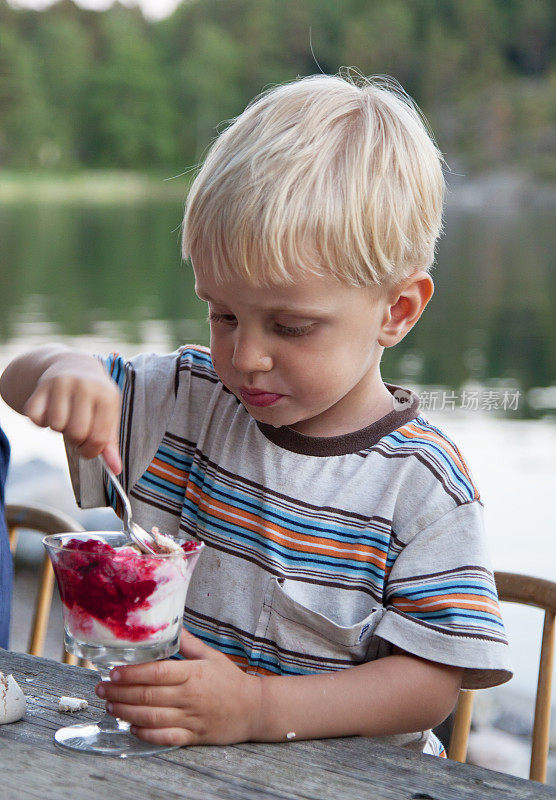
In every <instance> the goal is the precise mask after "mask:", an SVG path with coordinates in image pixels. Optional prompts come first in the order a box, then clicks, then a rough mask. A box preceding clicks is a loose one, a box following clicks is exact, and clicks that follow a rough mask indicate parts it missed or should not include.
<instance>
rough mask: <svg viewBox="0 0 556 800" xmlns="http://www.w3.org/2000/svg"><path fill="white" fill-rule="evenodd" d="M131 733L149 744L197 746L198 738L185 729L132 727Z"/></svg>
mask: <svg viewBox="0 0 556 800" xmlns="http://www.w3.org/2000/svg"><path fill="white" fill-rule="evenodd" d="M131 732H132V733H133V735H134V736H137V737H138V738H139V739H142V740H143V741H144V742H150V744H162V745H166V746H168V747H187V745H192V744H199V737H198V736H197V735H196V734H194V733H193V732H192V731H190V730H188V729H187V728H140V727H138V726H137V725H133V726H132V728H131Z"/></svg>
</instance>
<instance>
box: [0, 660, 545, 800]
mask: <svg viewBox="0 0 556 800" xmlns="http://www.w3.org/2000/svg"><path fill="white" fill-rule="evenodd" d="M0 670H2V671H3V672H13V674H14V677H15V678H16V680H17V681H18V682H19V683H20V685H21V687H22V688H23V690H24V692H25V693H26V695H27V699H28V711H27V714H26V716H25V719H24V720H22V721H21V722H18V723H14V724H12V725H6V726H0V770H1V772H2V780H1V781H0V798H1V800H3V798H4V797H5V798H6V800H7V799H8V798H10V800H11V798H12V797H18V798H21V799H22V800H31V799H32V800H35V798H36V800H55V799H56V800H58V798H59V797H63V796H65V793H67V787H68V785H69V784H71V786H72V796H73V797H74V798H75V800H98V798H99V797H103V796H110V797H111V798H114V800H137V798H139V797H140V798H149V799H150V798H152V799H153V800H158V799H159V798H160V800H162V798H164V800H166V798H168V800H173V798H179V797H187V798H189V800H201V799H202V800H215V799H216V798H218V799H222V800H255V798H257V799H260V800H348V798H349V800H371V798H372V800H418V799H419V798H422V799H423V800H425V798H432V800H476V799H477V798H480V800H510V798H511V799H512V800H513V799H514V798H516V799H517V800H544V798H552V800H554V799H555V798H556V791H555V790H554V789H553V788H551V787H546V786H542V785H541V784H538V783H533V782H530V781H524V780H521V779H518V778H514V777H512V776H509V775H504V774H502V773H498V772H492V771H490V770H485V769H480V768H478V767H471V766H469V765H462V764H457V763H455V762H449V761H448V762H447V761H445V760H444V759H437V758H433V757H431V756H419V755H416V754H415V753H410V752H406V751H405V750H402V749H399V748H391V747H386V746H384V745H381V744H380V743H377V742H375V741H373V740H371V739H363V738H348V739H334V740H321V741H318V740H317V741H311V742H288V743H283V744H271V745H268V744H257V743H248V744H242V745H232V746H226V747H191V748H182V749H181V750H175V751H170V752H167V753H162V754H161V755H158V756H149V757H147V758H140V759H129V760H125V759H111V758H102V757H100V756H92V755H87V754H83V753H79V754H73V753H70V752H67V751H65V750H63V749H61V748H58V747H57V746H56V745H55V744H54V741H53V735H54V731H55V730H57V728H59V727H61V726H62V725H67V724H70V722H69V721H70V720H74V721H92V720H94V719H96V718H98V717H99V716H100V714H101V711H102V708H103V703H102V701H100V700H99V699H98V698H97V697H96V695H94V693H93V687H94V685H95V683H96V682H97V680H98V676H97V674H96V673H94V672H93V671H91V670H86V669H84V668H82V667H73V666H68V665H63V664H59V663H58V662H55V661H50V660H48V659H43V658H35V657H33V656H27V655H22V654H19V653H18V654H15V653H8V652H7V651H4V650H0ZM61 695H70V696H77V697H85V698H86V699H87V700H88V701H89V703H90V707H89V709H88V710H87V711H85V712H80V713H77V714H72V715H71V716H70V715H68V714H61V713H59V712H58V710H57V707H58V699H59V697H60V696H61ZM16 764H17V765H19V767H18V768H17V769H14V765H16Z"/></svg>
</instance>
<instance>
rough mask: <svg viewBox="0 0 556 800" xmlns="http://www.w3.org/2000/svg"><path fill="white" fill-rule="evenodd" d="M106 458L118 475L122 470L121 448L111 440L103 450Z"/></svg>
mask: <svg viewBox="0 0 556 800" xmlns="http://www.w3.org/2000/svg"><path fill="white" fill-rule="evenodd" d="M102 455H103V456H104V460H105V461H106V463H107V464H108V466H109V467H110V469H111V470H112V472H114V473H115V474H116V475H119V474H120V473H121V471H122V459H121V457H120V450H119V447H118V445H117V444H116V443H114V442H110V443H109V444H107V445H106V447H105V448H104V450H103V451H102Z"/></svg>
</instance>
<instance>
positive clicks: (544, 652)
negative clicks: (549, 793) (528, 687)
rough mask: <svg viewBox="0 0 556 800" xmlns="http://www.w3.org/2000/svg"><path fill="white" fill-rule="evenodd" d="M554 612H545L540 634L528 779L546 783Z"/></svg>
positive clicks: (552, 666)
mask: <svg viewBox="0 0 556 800" xmlns="http://www.w3.org/2000/svg"><path fill="white" fill-rule="evenodd" d="M554 618H555V615H554V612H553V611H546V612H545V615H544V626H543V633H542V645H541V658H540V664H539V681H538V684H537V699H536V702H535V718H534V722H533V739H532V746H531V767H530V770H529V777H530V778H531V779H532V780H534V781H540V782H541V783H545V782H546V767H547V761H548V748H549V746H550V704H551V701H552V673H553V671H554V629H555V625H554Z"/></svg>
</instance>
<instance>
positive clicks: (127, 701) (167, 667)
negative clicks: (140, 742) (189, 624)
mask: <svg viewBox="0 0 556 800" xmlns="http://www.w3.org/2000/svg"><path fill="white" fill-rule="evenodd" d="M180 653H181V654H182V655H183V656H185V657H186V658H187V659H188V660H187V661H158V662H151V663H148V664H137V665H133V666H126V667H117V668H116V669H115V670H112V674H111V680H110V682H108V681H106V682H103V683H99V684H98V685H97V687H96V693H97V695H98V696H99V697H104V698H106V701H107V708H108V710H109V712H110V713H111V714H113V715H114V716H116V717H121V718H122V719H124V720H127V721H128V722H131V724H132V725H133V733H135V734H136V736H138V737H139V738H140V739H144V740H145V741H147V742H152V743H153V744H164V745H179V746H182V745H194V744H232V743H234V742H245V741H249V740H250V739H252V738H253V731H254V730H255V729H256V726H257V724H258V715H259V713H260V704H261V686H260V680H259V678H257V677H256V676H254V675H246V674H245V673H244V672H242V671H241V670H240V669H239V667H236V665H235V664H233V662H232V661H230V659H229V658H228V657H227V656H226V655H224V653H221V652H219V651H218V650H214V649H213V648H212V647H209V646H208V645H206V644H205V643H204V642H202V641H201V640H200V639H197V638H196V637H195V636H193V635H192V634H190V633H189V632H188V631H186V630H185V629H184V630H183V631H182V637H181V647H180Z"/></svg>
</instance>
